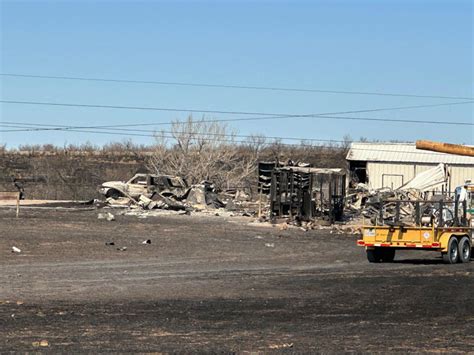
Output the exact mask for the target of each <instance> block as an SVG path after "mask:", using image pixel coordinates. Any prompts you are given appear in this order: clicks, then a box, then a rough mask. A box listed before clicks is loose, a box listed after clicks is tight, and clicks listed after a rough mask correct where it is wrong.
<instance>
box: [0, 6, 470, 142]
mask: <svg viewBox="0 0 474 355" xmlns="http://www.w3.org/2000/svg"><path fill="white" fill-rule="evenodd" d="M0 3H1V8H0V11H1V18H0V21H1V27H0V30H1V58H0V60H1V62H0V64H1V65H0V67H1V70H0V71H1V72H2V73H17V74H33V75H52V76H76V77H96V78H109V79H129V80H156V81H179V82H200V83H214V84H229V85H255V86H277V87H294V88H308V89H323V90H345V91H371V92H393V93H408V94H416V95H442V96H462V97H473V96H474V84H473V83H474V81H473V63H474V56H473V7H474V5H473V2H472V1H470V0H464V1H463V0H446V1H436V0H432V1H428V0H425V1H420V0H406V1H404V0H390V1H389V0H387V1H383V0H373V1H368V0H365V1H362V0H361V1H359V0H351V1H349V0H346V1H337V0H336V1H329V0H326V1H317V0H314V1H169V2H165V1H141V2H140V1H122V2H119V1H66V0H64V1H59V0H57V1H41V0H37V1H6V0H0ZM0 83H1V92H0V96H1V99H2V100H19V101H28V100H29V101H48V102H66V103H80V104H104V105H120V106H153V107H171V108H173V107H175V108H192V109H206V110H225V111H251V112H270V113H273V112H275V113H289V114H307V113H322V112H339V111H349V110H364V109H372V108H384V107H395V106H405V105H407V106H410V105H423V104H435V103H446V102H457V101H462V100H447V99H432V98H429V99H428V98H404V97H383V96H364V95H338V94H322V93H302V92H276V91H256V90H237V89H222V88H219V89H216V88H197V87H179V86H159V85H146V84H124V83H99V82H80V81H65V80H45V79H31V78H11V77H4V76H3V77H1V76H0ZM473 112H474V108H473V105H472V104H467V105H457V106H443V107H436V108H420V109H411V110H403V111H381V112H373V113H364V114H359V116H360V117H362V116H363V117H376V118H390V119H415V120H443V121H464V122H474V119H473V118H474V114H473ZM187 114H188V113H186V112H182V113H179V112H174V113H170V112H156V111H131V110H108V109H97V108H96V109H86V108H73V107H67V108H65V107H47V106H22V105H13V104H0V121H1V122H26V123H33V122H34V123H43V124H63V125H84V126H87V125H102V124H103V125H107V124H127V123H154V122H168V121H170V120H173V119H184V118H186V116H187ZM351 116H353V117H357V115H356V114H352V115H351ZM194 117H201V115H199V114H194ZM207 117H209V118H230V117H231V116H229V115H223V114H213V115H208V116H207ZM232 127H234V128H235V129H237V130H238V132H239V133H240V134H244V135H245V134H258V133H260V134H266V135H272V136H290V137H301V138H321V139H341V138H342V137H343V136H344V135H346V134H349V135H351V137H352V138H354V139H359V138H360V137H367V138H368V139H378V140H403V141H413V140H416V139H422V138H423V139H433V140H440V141H446V142H454V143H470V144H473V143H474V142H473V140H474V135H473V133H474V131H473V129H472V126H471V127H466V126H464V127H456V126H439V125H420V124H406V123H405V124H399V123H381V122H378V123H375V122H373V123H370V122H364V121H335V120H329V119H322V118H304V119H302V118H300V119H296V118H293V119H280V120H272V121H248V122H236V123H232ZM4 129H5V128H0V130H4ZM124 138H126V137H125V136H124V137H120V136H107V135H98V134H86V133H77V132H22V133H19V132H15V133H12V132H10V133H0V142H1V143H6V144H7V146H8V147H15V146H18V145H20V144H26V143H29V144H31V143H54V144H59V145H63V144H65V143H83V142H86V141H90V142H92V143H96V144H102V143H105V142H109V141H120V140H123V139H124ZM133 140H134V141H135V142H137V143H152V139H151V138H133Z"/></svg>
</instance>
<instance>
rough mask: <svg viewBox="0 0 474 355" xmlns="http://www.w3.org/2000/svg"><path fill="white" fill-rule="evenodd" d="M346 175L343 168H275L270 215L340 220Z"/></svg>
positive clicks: (331, 220) (272, 179) (272, 176)
mask: <svg viewBox="0 0 474 355" xmlns="http://www.w3.org/2000/svg"><path fill="white" fill-rule="evenodd" d="M345 194H346V175H345V173H344V172H343V170H342V169H319V168H309V167H293V166H287V167H281V168H274V169H273V170H272V174H271V188H270V213H271V217H273V218H275V217H289V218H290V219H300V220H311V219H314V218H323V219H327V220H328V221H330V222H331V223H332V222H334V221H340V220H341V219H342V217H343V212H344V197H345Z"/></svg>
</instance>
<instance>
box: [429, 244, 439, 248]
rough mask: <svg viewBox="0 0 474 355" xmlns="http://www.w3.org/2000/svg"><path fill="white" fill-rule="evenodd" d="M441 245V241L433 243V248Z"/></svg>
mask: <svg viewBox="0 0 474 355" xmlns="http://www.w3.org/2000/svg"><path fill="white" fill-rule="evenodd" d="M440 245H441V244H439V243H433V244H431V246H432V247H433V248H435V247H439V246H440Z"/></svg>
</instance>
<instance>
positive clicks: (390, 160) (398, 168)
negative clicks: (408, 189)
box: [347, 142, 474, 192]
mask: <svg viewBox="0 0 474 355" xmlns="http://www.w3.org/2000/svg"><path fill="white" fill-rule="evenodd" d="M347 161H348V162H349V170H350V173H351V178H352V179H355V180H356V181H358V182H362V183H366V184H368V185H369V187H370V188H372V189H377V188H382V187H390V188H394V189H395V188H398V187H400V186H402V185H403V184H404V183H406V182H408V181H409V180H411V179H412V178H413V177H415V175H417V174H419V173H420V172H422V171H425V170H427V169H430V168H432V167H434V166H436V165H438V164H439V163H445V164H446V165H447V167H448V172H449V174H450V179H449V183H448V187H447V189H448V191H451V192H452V191H454V189H455V188H456V187H457V186H460V185H462V184H464V183H465V182H466V181H467V180H472V181H474V157H467V156H460V155H454V154H445V153H436V152H429V151H425V150H418V149H416V147H415V143H359V142H357V143H352V144H351V147H350V150H349V153H348V154H347Z"/></svg>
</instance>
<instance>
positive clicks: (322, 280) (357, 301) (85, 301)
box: [0, 208, 474, 353]
mask: <svg viewBox="0 0 474 355" xmlns="http://www.w3.org/2000/svg"><path fill="white" fill-rule="evenodd" d="M98 212H100V211H97V210H93V209H92V208H83V209H79V210H77V209H76V210H75V209H41V208H24V209H22V211H21V216H20V218H19V219H16V218H14V210H13V209H7V208H2V209H0V227H1V237H0V267H1V270H2V273H1V274H0V285H1V286H0V330H1V333H0V348H1V350H2V351H3V352H8V351H15V352H18V351H20V352H31V351H38V350H48V351H54V352H63V353H70V352H107V351H113V352H173V353H176V352H181V353H182V352H185V353H188V352H205V353H232V352H237V353H246V352H264V353H268V352H285V353H314V352H325V353H327V352H329V353H340V352H399V353H407V352H447V353H453V352H454V353H455V352H472V351H473V349H474V312H473V311H472V304H473V301H474V297H473V293H474V287H473V286H474V282H473V277H472V275H473V272H474V263H470V264H458V265H450V266H448V265H444V264H442V263H441V259H440V257H439V255H438V254H436V253H432V252H422V251H416V252H408V251H406V252H399V253H398V254H397V257H396V259H395V262H394V263H390V264H378V265H377V264H369V263H368V262H367V260H366V257H365V251H364V249H363V248H360V247H357V246H356V245H355V240H356V236H353V235H344V234H335V233H332V234H331V233H329V231H327V230H318V231H309V232H304V231H301V230H299V229H289V230H284V231H280V230H279V229H278V228H274V227H264V226H259V225H257V224H255V223H250V222H252V221H253V219H252V218H245V217H222V216H208V217H197V216H193V215H190V216H186V215H180V216H175V215H163V216H158V217H149V218H146V219H141V218H137V217H136V216H123V215H116V220H115V221H111V222H109V221H106V220H99V219H97V214H98ZM146 239H150V240H151V244H142V242H143V241H144V240H146ZM107 242H113V243H114V245H106V243H107ZM12 246H16V247H18V248H20V249H21V250H22V252H21V253H19V254H18V253H12V252H11V248H12ZM122 247H126V248H127V249H126V250H125V251H120V250H118V249H119V248H122ZM42 340H43V341H44V340H45V341H47V342H43V343H41V344H40V343H39V342H41V341H42ZM41 345H45V346H44V347H42V346H41Z"/></svg>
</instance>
